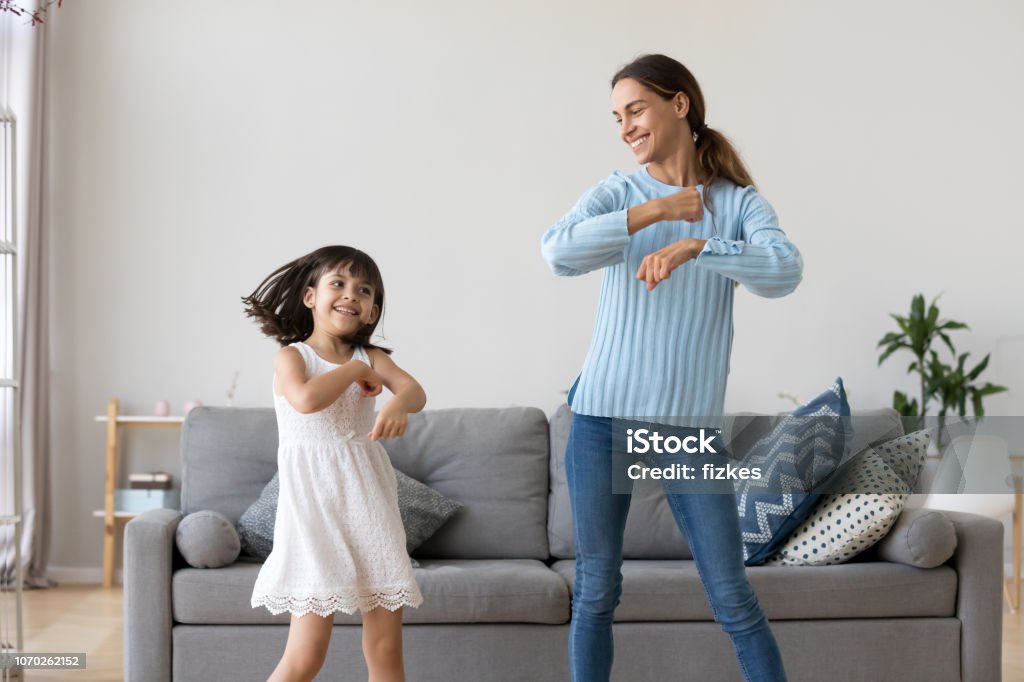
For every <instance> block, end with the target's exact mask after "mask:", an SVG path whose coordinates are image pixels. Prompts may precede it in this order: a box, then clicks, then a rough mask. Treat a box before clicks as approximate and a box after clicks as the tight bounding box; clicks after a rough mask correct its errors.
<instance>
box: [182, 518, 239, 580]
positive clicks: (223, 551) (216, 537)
mask: <svg viewBox="0 0 1024 682" xmlns="http://www.w3.org/2000/svg"><path fill="white" fill-rule="evenodd" d="M175 539H176V540H177V542H178V551H179V552H181V556H183V557H185V561H187V562H188V565H189V566H192V567H193V568H219V567H221V566H227V565H228V564H232V563H234V561H235V559H237V558H238V553H239V552H240V551H242V542H241V540H240V539H239V537H238V531H237V530H235V526H234V524H233V523H231V521H230V520H229V519H228V518H227V517H226V516H224V515H223V514H221V513H219V512H215V511H197V512H193V513H191V514H189V515H188V516H186V517H185V518H183V519H182V520H181V523H179V524H178V532H177V533H176V534H175Z"/></svg>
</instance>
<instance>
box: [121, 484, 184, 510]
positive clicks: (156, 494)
mask: <svg viewBox="0 0 1024 682" xmlns="http://www.w3.org/2000/svg"><path fill="white" fill-rule="evenodd" d="M180 508H181V497H180V495H179V493H178V491H177V490H139V489H134V490H129V489H126V488H118V489H117V490H115V491H114V509H116V510H117V511H126V512H144V511H149V510H150V509H180Z"/></svg>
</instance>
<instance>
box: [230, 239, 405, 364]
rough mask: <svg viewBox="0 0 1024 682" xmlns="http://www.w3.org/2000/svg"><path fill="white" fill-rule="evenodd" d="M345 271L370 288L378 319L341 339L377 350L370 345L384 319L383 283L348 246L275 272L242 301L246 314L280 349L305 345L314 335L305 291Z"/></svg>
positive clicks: (366, 260)
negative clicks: (327, 276) (292, 345)
mask: <svg viewBox="0 0 1024 682" xmlns="http://www.w3.org/2000/svg"><path fill="white" fill-rule="evenodd" d="M342 267H348V270H349V272H350V273H351V274H352V276H353V277H358V278H360V279H363V280H366V282H367V283H368V284H370V285H371V286H372V287H373V302H374V303H375V304H376V305H377V309H378V311H379V312H378V315H377V319H376V320H375V321H374V322H372V323H370V324H368V325H366V326H364V327H363V328H362V329H360V330H359V331H358V332H356V333H355V334H353V335H352V336H351V337H349V338H345V339H343V340H344V341H345V342H346V343H351V344H354V345H357V346H362V347H364V348H377V349H379V350H382V351H384V352H385V353H390V352H391V349H390V348H382V347H381V346H378V345H376V344H373V343H370V338H371V337H372V336H373V332H374V330H375V329H376V328H377V323H378V322H380V319H381V318H382V317H383V316H384V280H383V279H382V278H381V276H380V270H379V269H378V268H377V264H376V263H374V262H373V259H372V258H370V257H369V256H367V255H366V254H365V253H363V252H362V251H360V250H359V249H354V248H352V247H351V246H325V247H323V248H320V249H317V250H316V251H314V252H313V253H309V254H306V255H305V256H303V257H302V258H296V259H295V260H293V261H292V262H291V263H288V264H287V265H284V266H282V267H280V268H278V269H277V270H275V271H274V272H273V273H272V274H271V275H270V276H269V277H267V278H266V279H265V280H263V282H262V283H261V284H260V285H259V286H258V287H256V291H254V292H252V293H251V294H249V295H248V296H245V297H243V298H242V303H244V304H245V314H246V316H247V317H252V318H254V319H255V320H256V321H257V322H258V323H259V325H260V330H261V331H262V332H263V333H264V334H266V335H267V336H269V337H271V338H272V339H275V340H276V341H277V342H278V343H280V344H281V345H282V346H287V345H288V344H291V343H295V342H296V341H305V340H306V339H308V338H309V335H310V334H312V333H313V311H311V310H310V309H309V308H307V307H306V306H305V304H304V303H303V302H302V299H303V296H305V294H306V289H307V288H308V287H315V286H316V283H317V282H319V281H320V277H321V276H323V275H324V274H325V273H328V272H334V271H335V270H337V269H339V268H342Z"/></svg>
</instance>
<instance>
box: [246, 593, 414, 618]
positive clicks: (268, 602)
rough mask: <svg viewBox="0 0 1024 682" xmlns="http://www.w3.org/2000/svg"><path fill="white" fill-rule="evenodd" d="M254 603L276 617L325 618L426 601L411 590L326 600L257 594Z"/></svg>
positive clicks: (343, 595)
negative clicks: (336, 614) (265, 608)
mask: <svg viewBox="0 0 1024 682" xmlns="http://www.w3.org/2000/svg"><path fill="white" fill-rule="evenodd" d="M251 603H252V608H254V609H255V608H257V607H260V606H265V607H267V610H268V611H270V613H272V614H274V615H275V616H276V615H277V614H279V613H284V612H285V611H288V612H289V613H291V614H292V615H293V616H297V617H299V618H301V617H302V616H304V615H306V614H307V613H315V614H316V615H318V616H320V617H322V618H326V617H328V616H330V615H332V614H333V613H334V612H336V611H341V612H342V613H344V614H347V615H352V614H353V613H355V612H356V611H357V610H359V611H370V610H371V609H375V608H378V607H380V608H384V609H387V610H388V611H397V610H398V609H400V608H402V607H403V606H411V607H412V608H417V607H418V606H419V605H420V604H422V603H423V597H422V596H420V594H419V591H418V590H408V589H399V590H395V591H394V592H372V593H370V594H332V595H329V596H326V597H292V596H288V595H285V596H280V597H279V596H276V595H272V594H254V595H253V596H252V602H251Z"/></svg>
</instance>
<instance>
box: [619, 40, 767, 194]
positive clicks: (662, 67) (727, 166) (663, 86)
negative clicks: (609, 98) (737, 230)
mask: <svg viewBox="0 0 1024 682" xmlns="http://www.w3.org/2000/svg"><path fill="white" fill-rule="evenodd" d="M623 78H632V79H633V80H635V81H638V82H639V83H642V84H643V85H645V86H647V87H648V88H650V89H651V90H653V91H654V92H655V93H656V94H657V95H658V96H659V97H661V98H662V99H665V100H670V99H672V98H673V97H675V96H676V93H679V92H681V93H683V94H684V95H686V96H687V98H689V100H690V110H689V112H687V114H686V121H687V123H689V124H690V130H691V131H693V133H694V135H696V138H697V139H696V146H697V170H698V172H699V173H700V174H701V175H702V176H703V177H702V179H703V180H704V194H705V197H704V198H705V204H706V203H707V201H706V199H707V194H708V188H709V187H710V186H711V185H712V184H713V183H714V182H715V180H717V179H718V178H728V179H729V180H732V181H733V182H734V183H736V184H737V185H739V186H740V187H746V186H747V185H753V184H754V180H753V179H752V178H751V177H750V172H749V171H747V167H746V166H745V165H744V164H743V160H742V159H741V158H740V155H739V152H737V151H736V149H735V148H734V147H733V146H732V143H730V142H729V140H728V138H726V136H725V135H723V134H722V133H720V132H718V131H717V130H712V129H711V128H709V127H708V125H707V123H705V121H704V95H703V94H702V93H701V91H700V86H699V85H698V84H697V79H696V78H694V77H693V74H692V73H690V70H689V69H687V68H686V67H685V66H683V65H682V64H680V63H679V62H677V61H676V60H675V59H672V58H671V57H666V56H665V55H663V54H645V55H643V56H642V57H637V58H636V59H634V60H633V61H632V62H630V63H629V64H626V65H625V66H624V67H622V68H621V69H619V72H618V73H616V74H615V75H614V76H613V77H612V87H613V88H614V87H615V84H616V83H618V82H619V81H620V80H622V79H623Z"/></svg>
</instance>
